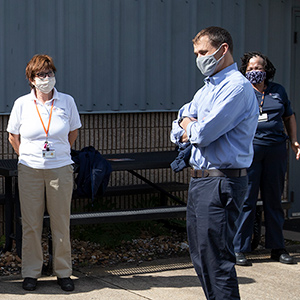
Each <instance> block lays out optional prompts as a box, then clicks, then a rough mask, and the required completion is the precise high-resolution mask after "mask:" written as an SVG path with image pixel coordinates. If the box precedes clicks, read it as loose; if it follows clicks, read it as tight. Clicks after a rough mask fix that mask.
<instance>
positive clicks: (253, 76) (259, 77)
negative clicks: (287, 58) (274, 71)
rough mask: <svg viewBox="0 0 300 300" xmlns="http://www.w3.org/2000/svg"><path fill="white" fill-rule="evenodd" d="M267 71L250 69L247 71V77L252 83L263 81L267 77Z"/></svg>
mask: <svg viewBox="0 0 300 300" xmlns="http://www.w3.org/2000/svg"><path fill="white" fill-rule="evenodd" d="M266 75H267V73H266V72H264V71H250V72H247V73H246V75H245V76H246V78H247V79H248V80H249V81H250V82H251V83H252V84H257V83H261V82H263V81H264V80H265V79H266Z"/></svg>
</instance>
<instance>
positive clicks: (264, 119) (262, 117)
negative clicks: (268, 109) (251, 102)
mask: <svg viewBox="0 0 300 300" xmlns="http://www.w3.org/2000/svg"><path fill="white" fill-rule="evenodd" d="M267 121H268V114H266V113H264V114H261V115H259V117H258V122H267Z"/></svg>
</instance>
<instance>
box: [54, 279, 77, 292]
mask: <svg viewBox="0 0 300 300" xmlns="http://www.w3.org/2000/svg"><path fill="white" fill-rule="evenodd" d="M57 283H58V284H59V285H60V287H61V289H62V290H64V291H67V292H71V291H73V290H74V288H75V286H74V282H73V280H72V279H71V278H70V277H66V278H57Z"/></svg>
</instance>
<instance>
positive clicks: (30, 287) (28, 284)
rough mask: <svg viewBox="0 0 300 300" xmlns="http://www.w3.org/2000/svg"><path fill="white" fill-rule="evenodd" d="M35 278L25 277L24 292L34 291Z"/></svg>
mask: <svg viewBox="0 0 300 300" xmlns="http://www.w3.org/2000/svg"><path fill="white" fill-rule="evenodd" d="M36 283H37V279H36V278H31V277H26V278H25V279H24V281H23V285H22V287H23V289H24V290H26V291H34V290H35V289H36Z"/></svg>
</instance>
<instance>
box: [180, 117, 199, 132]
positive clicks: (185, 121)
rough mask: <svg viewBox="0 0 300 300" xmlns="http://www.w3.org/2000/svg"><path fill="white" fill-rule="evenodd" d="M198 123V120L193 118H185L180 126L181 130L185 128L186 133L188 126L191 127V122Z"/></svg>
mask: <svg viewBox="0 0 300 300" xmlns="http://www.w3.org/2000/svg"><path fill="white" fill-rule="evenodd" d="M195 121H197V119H196V118H193V117H185V118H184V119H183V120H182V121H181V123H180V124H179V125H180V127H181V128H183V129H184V130H185V131H186V128H187V126H188V125H189V123H191V122H195Z"/></svg>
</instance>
